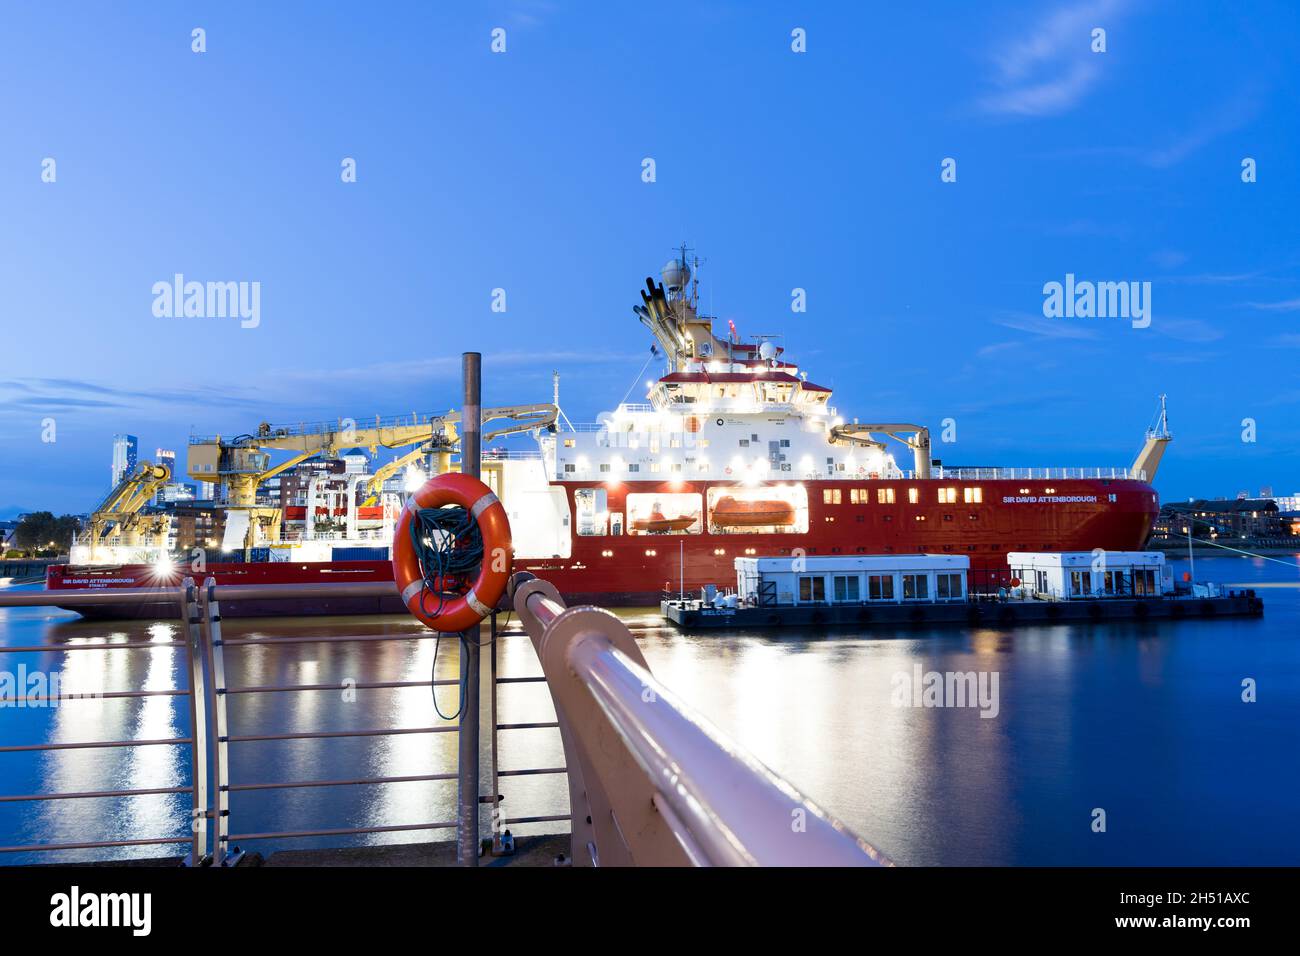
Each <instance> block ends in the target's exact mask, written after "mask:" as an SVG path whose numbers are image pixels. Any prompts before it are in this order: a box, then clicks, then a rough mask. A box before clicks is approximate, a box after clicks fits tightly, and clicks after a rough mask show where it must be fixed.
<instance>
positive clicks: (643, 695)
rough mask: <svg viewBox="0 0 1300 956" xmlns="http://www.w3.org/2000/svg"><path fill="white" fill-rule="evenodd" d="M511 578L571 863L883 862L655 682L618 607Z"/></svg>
mask: <svg viewBox="0 0 1300 956" xmlns="http://www.w3.org/2000/svg"><path fill="white" fill-rule="evenodd" d="M516 582H517V586H516V588H515V596H514V605H515V610H516V612H517V613H518V614H519V616H520V618H521V619H522V620H523V622H524V625H525V627H526V628H527V630H528V633H529V636H530V637H531V638H532V639H533V645H534V646H535V647H536V649H537V656H538V658H539V659H540V661H541V664H542V669H543V671H544V673H545V675H546V679H547V684H548V686H549V687H550V690H551V696H552V699H553V700H554V702H555V711H556V720H557V723H558V724H559V727H560V734H561V737H562V738H563V740H564V751H565V762H566V763H567V764H568V766H569V802H570V809H571V813H572V827H573V830H572V833H573V846H574V850H575V853H574V862H575V864H579V865H589V866H602V865H614V866H620V865H689V866H757V865H773V866H872V865H887V864H888V863H889V861H888V860H887V859H886V858H885V857H884V856H883V855H882V854H881V853H880V852H879V851H878V850H876V849H875V848H873V847H871V846H870V845H869V844H867V843H866V842H864V841H862V840H861V839H859V838H858V837H856V836H854V835H853V834H852V833H850V832H849V830H848V828H847V827H845V826H844V824H842V823H841V822H840V821H838V820H836V819H835V818H833V817H831V816H830V815H829V814H827V813H826V812H825V811H823V810H822V809H821V808H820V807H818V806H817V805H816V804H814V803H813V802H812V801H811V800H809V799H808V798H807V797H805V796H803V795H802V794H800V793H799V792H798V791H797V790H796V789H795V788H794V787H793V786H792V785H791V784H790V783H789V782H788V781H786V780H783V779H782V778H781V777H780V776H778V775H777V774H775V773H774V772H772V771H771V770H769V769H768V768H767V767H765V766H764V765H763V764H762V763H760V762H759V761H758V760H757V759H756V758H754V757H753V756H751V755H750V754H748V753H747V752H746V751H745V750H744V749H743V748H741V747H740V746H739V745H737V744H735V743H734V742H732V741H730V740H728V739H727V738H726V737H725V736H724V735H723V734H722V733H721V732H720V731H718V730H717V729H716V728H714V727H713V726H712V725H711V724H709V723H708V722H707V721H706V720H705V719H704V718H703V717H701V716H700V715H699V714H697V713H696V712H695V711H693V710H692V709H691V708H689V707H688V706H687V705H686V704H685V703H684V702H682V701H681V700H680V699H678V698H677V697H676V696H675V695H674V694H672V692H671V691H669V690H668V689H667V688H666V687H664V686H663V685H662V684H661V683H659V682H658V681H657V680H656V679H655V677H654V676H653V675H652V674H651V673H650V670H649V668H648V667H647V666H646V663H645V659H644V658H643V657H642V656H641V652H640V650H639V649H638V648H637V645H636V642H635V641H634V640H633V639H632V636H631V634H630V633H629V632H628V630H627V628H626V627H625V626H624V625H623V623H622V622H621V621H620V620H619V619H618V618H617V617H615V616H614V615H613V614H610V613H609V612H608V611H604V610H601V609H599V608H595V607H574V608H568V607H566V606H565V604H564V601H563V599H562V598H561V597H560V594H559V592H558V591H557V590H556V589H555V587H554V586H553V585H551V584H549V583H547V582H545V581H541V580H537V579H532V580H523V581H521V580H520V579H519V578H517V579H516ZM579 848H585V851H586V852H585V853H582V852H579Z"/></svg>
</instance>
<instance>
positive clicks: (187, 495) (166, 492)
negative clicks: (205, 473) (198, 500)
mask: <svg viewBox="0 0 1300 956" xmlns="http://www.w3.org/2000/svg"><path fill="white" fill-rule="evenodd" d="M195 497H196V495H195V489H194V486H193V485H192V484H189V483H188V482H184V481H169V482H167V484H165V485H163V486H162V488H161V489H160V490H159V491H158V494H157V495H155V496H154V500H155V502H156V503H157V504H160V505H169V504H175V503H176V502H178V501H193V500H194V499H195Z"/></svg>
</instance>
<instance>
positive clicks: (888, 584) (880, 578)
mask: <svg viewBox="0 0 1300 956" xmlns="http://www.w3.org/2000/svg"><path fill="white" fill-rule="evenodd" d="M867 597H868V599H869V600H872V601H892V600H893V599H894V576H893V575H892V574H868V575H867Z"/></svg>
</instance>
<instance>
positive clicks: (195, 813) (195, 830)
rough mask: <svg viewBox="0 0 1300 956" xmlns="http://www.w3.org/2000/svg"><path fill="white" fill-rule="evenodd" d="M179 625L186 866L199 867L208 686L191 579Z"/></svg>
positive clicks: (204, 821) (204, 839)
mask: <svg viewBox="0 0 1300 956" xmlns="http://www.w3.org/2000/svg"><path fill="white" fill-rule="evenodd" d="M180 591H181V622H182V624H181V626H182V627H183V628H184V630H185V644H186V651H185V660H186V663H187V664H188V665H189V671H190V673H189V681H190V693H189V697H190V775H191V776H190V779H191V781H192V782H193V785H194V793H193V799H192V801H191V810H190V830H191V832H192V834H193V840H192V845H191V847H190V855H189V858H188V859H187V860H186V863H187V864H188V865H189V866H200V865H202V862H203V858H204V857H205V856H207V852H208V850H207V845H208V733H207V731H208V714H207V687H206V683H207V682H206V681H205V680H204V678H203V636H202V619H201V618H200V616H199V601H198V587H197V586H196V585H195V584H194V579H193V578H186V579H185V580H184V581H182V582H181V587H180Z"/></svg>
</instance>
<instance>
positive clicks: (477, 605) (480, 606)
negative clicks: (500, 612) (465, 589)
mask: <svg viewBox="0 0 1300 956" xmlns="http://www.w3.org/2000/svg"><path fill="white" fill-rule="evenodd" d="M465 603H466V604H468V605H469V606H470V607H472V608H473V609H474V613H475V614H477V615H478V616H479V617H487V616H488V615H489V614H491V613H492V609H491V608H490V607H488V606H487V605H486V604H484V603H483V602H482V601H480V600H479V599H478V595H477V594H475V593H474V589H473V588H470V590H469V593H468V594H466V595H465Z"/></svg>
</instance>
